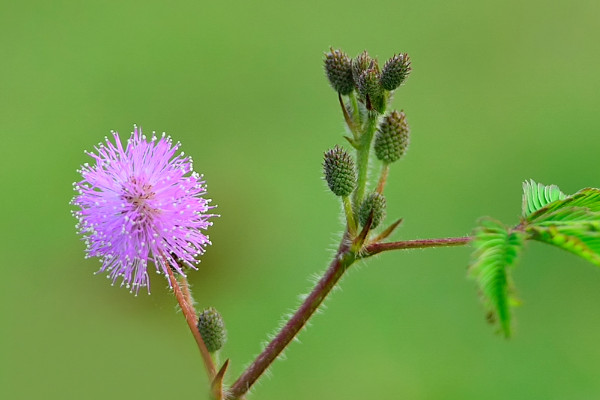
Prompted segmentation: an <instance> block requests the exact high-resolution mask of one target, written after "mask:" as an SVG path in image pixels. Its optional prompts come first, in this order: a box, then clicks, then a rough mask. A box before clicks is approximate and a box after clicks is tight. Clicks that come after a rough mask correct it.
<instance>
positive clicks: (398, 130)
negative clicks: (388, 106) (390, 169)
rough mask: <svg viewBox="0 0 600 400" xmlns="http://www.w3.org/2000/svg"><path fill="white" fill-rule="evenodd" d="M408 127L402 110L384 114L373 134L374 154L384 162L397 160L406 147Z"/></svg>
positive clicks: (408, 138)
mask: <svg viewBox="0 0 600 400" xmlns="http://www.w3.org/2000/svg"><path fill="white" fill-rule="evenodd" d="M409 132H410V130H409V128H408V124H407V123H406V115H404V112H402V111H401V112H398V111H396V110H394V111H392V112H391V113H390V114H388V115H386V116H385V118H384V119H383V121H382V122H381V124H380V125H379V128H378V129H377V134H376V135H375V144H374V145H373V147H374V148H375V155H376V156H377V158H378V159H380V160H381V161H383V162H384V163H386V164H389V163H393V162H394V161H396V160H398V159H399V158H400V157H402V156H403V155H404V154H406V150H407V149H408V145H409V143H410V136H409Z"/></svg>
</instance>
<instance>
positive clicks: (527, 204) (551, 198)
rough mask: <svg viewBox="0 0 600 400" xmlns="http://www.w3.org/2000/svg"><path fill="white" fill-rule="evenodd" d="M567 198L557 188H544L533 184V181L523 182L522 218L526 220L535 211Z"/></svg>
mask: <svg viewBox="0 0 600 400" xmlns="http://www.w3.org/2000/svg"><path fill="white" fill-rule="evenodd" d="M566 197H567V196H566V195H565V194H564V193H563V192H561V191H560V189H559V188H558V186H556V185H550V186H544V185H542V184H541V183H535V181H534V180H533V179H530V180H529V181H525V182H523V217H524V218H528V217H529V216H530V215H531V214H533V213H534V212H536V211H537V210H540V209H542V208H543V207H545V206H547V205H548V204H550V203H552V202H555V201H557V200H562V199H565V198H566Z"/></svg>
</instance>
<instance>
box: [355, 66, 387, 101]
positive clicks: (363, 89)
mask: <svg viewBox="0 0 600 400" xmlns="http://www.w3.org/2000/svg"><path fill="white" fill-rule="evenodd" d="M357 85H358V93H359V94H360V96H361V97H362V98H366V97H367V95H368V96H369V97H370V98H371V99H373V98H378V97H379V96H381V94H382V92H383V91H382V88H381V84H380V83H379V73H378V71H377V70H376V69H375V68H369V69H367V70H366V71H363V72H362V73H361V74H360V76H359V77H358V82H357Z"/></svg>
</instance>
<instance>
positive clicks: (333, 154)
mask: <svg viewBox="0 0 600 400" xmlns="http://www.w3.org/2000/svg"><path fill="white" fill-rule="evenodd" d="M323 172H324V173H325V180H326V181H327V185H328V186H329V189H331V191H332V192H333V193H334V194H335V195H336V196H349V195H350V194H351V193H352V191H353V190H354V187H355V185H356V172H355V170H354V160H353V159H352V157H351V156H350V154H348V153H347V152H346V151H345V150H344V149H342V148H341V147H339V146H337V145H336V146H335V147H334V148H333V149H331V150H329V151H328V152H326V153H325V156H324V161H323Z"/></svg>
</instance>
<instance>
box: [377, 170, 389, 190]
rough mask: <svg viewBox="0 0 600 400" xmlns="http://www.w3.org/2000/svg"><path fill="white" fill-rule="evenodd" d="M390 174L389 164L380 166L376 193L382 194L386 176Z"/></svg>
mask: <svg viewBox="0 0 600 400" xmlns="http://www.w3.org/2000/svg"><path fill="white" fill-rule="evenodd" d="M389 173H390V164H388V163H383V165H382V166H381V175H380V176H379V183H378V184H377V193H379V194H383V188H385V183H386V182H387V178H388V174H389Z"/></svg>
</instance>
